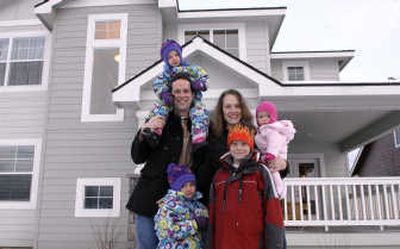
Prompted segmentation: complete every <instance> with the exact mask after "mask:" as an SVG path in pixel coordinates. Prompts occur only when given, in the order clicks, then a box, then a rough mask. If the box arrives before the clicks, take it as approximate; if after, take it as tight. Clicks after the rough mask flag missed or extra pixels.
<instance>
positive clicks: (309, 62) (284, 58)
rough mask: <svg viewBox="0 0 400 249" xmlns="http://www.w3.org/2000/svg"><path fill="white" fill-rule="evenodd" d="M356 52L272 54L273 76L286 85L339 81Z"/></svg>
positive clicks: (328, 51) (289, 52)
mask: <svg viewBox="0 0 400 249" xmlns="http://www.w3.org/2000/svg"><path fill="white" fill-rule="evenodd" d="M353 57H354V50H324V51H282V52H272V53H271V76H272V77H274V78H276V79H278V80H280V81H282V82H285V83H305V82H307V83H312V82H318V83H321V82H332V81H339V73H340V71H341V70H342V69H343V68H344V67H345V66H346V65H347V64H348V63H349V62H350V61H351V59H352V58H353Z"/></svg>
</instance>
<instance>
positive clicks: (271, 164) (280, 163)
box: [267, 156, 287, 173]
mask: <svg viewBox="0 0 400 249" xmlns="http://www.w3.org/2000/svg"><path fill="white" fill-rule="evenodd" d="M267 167H268V168H269V169H270V170H271V172H272V173H275V172H278V171H281V170H284V169H286V167H287V161H286V160H285V159H283V158H282V157H280V156H277V157H275V159H274V160H270V161H267Z"/></svg>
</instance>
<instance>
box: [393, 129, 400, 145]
mask: <svg viewBox="0 0 400 249" xmlns="http://www.w3.org/2000/svg"><path fill="white" fill-rule="evenodd" d="M393 136H394V147H395V148H397V149H399V148H400V126H399V127H396V128H394V130H393ZM397 137H398V138H399V139H397ZM397 141H399V143H397Z"/></svg>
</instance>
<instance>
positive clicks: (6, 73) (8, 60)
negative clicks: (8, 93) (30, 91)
mask: <svg viewBox="0 0 400 249" xmlns="http://www.w3.org/2000/svg"><path fill="white" fill-rule="evenodd" d="M44 45H45V37H44V36H32V37H11V38H0V87H4V86H22V85H41V84H42V74H43V67H44V50H45V49H44Z"/></svg>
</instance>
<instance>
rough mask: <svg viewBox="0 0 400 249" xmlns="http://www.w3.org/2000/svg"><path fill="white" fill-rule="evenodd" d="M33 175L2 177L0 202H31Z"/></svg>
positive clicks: (0, 180)
mask: <svg viewBox="0 0 400 249" xmlns="http://www.w3.org/2000/svg"><path fill="white" fill-rule="evenodd" d="M31 181H32V175H0V201H29V198H30V191H31Z"/></svg>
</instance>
